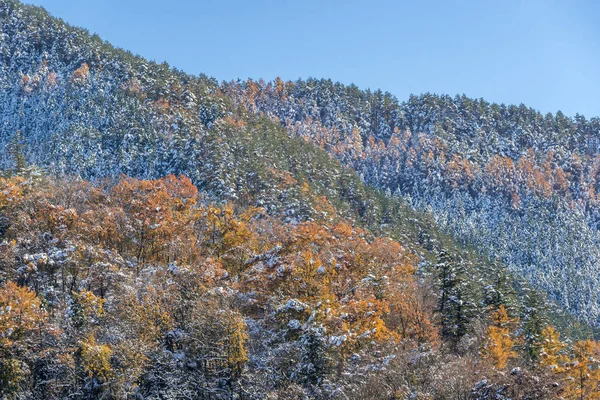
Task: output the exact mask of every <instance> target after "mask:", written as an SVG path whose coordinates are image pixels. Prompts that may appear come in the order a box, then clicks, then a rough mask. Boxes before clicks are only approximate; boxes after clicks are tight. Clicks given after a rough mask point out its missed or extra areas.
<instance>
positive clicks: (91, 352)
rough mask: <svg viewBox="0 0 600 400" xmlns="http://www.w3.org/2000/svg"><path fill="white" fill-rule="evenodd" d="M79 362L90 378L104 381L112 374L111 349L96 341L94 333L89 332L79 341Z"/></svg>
mask: <svg viewBox="0 0 600 400" xmlns="http://www.w3.org/2000/svg"><path fill="white" fill-rule="evenodd" d="M79 351H80V357H81V364H82V366H83V369H84V371H85V372H86V373H87V374H88V376H89V377H90V378H95V379H98V380H100V381H103V382H106V381H107V380H108V379H109V378H110V376H111V375H112V368H111V365H110V357H111V356H112V350H111V348H110V347H109V346H107V345H105V344H99V343H97V342H96V337H95V336H94V334H90V335H89V336H88V337H87V338H86V339H85V340H83V341H81V342H80V343H79Z"/></svg>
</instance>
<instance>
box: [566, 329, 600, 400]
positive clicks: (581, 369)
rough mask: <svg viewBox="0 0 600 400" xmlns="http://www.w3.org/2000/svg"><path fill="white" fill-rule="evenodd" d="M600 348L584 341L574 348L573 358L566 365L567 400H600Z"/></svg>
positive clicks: (595, 344) (595, 343)
mask: <svg viewBox="0 0 600 400" xmlns="http://www.w3.org/2000/svg"><path fill="white" fill-rule="evenodd" d="M599 356H600V346H599V345H598V343H597V342H594V341H592V340H582V341H579V342H577V343H575V346H574V347H573V358H572V359H571V361H570V362H568V363H566V364H565V373H566V375H567V386H566V388H565V390H564V392H563V398H564V399H566V400H597V399H600V370H599V367H600V361H599Z"/></svg>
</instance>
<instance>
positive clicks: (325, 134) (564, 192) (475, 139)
mask: <svg viewBox="0 0 600 400" xmlns="http://www.w3.org/2000/svg"><path fill="white" fill-rule="evenodd" d="M224 91H225V92H226V93H227V94H228V95H229V97H230V98H232V99H234V101H235V103H236V104H239V105H241V106H243V107H244V108H246V109H247V110H249V111H251V112H254V113H259V114H264V115H267V116H269V117H270V118H274V119H277V120H279V121H281V124H282V125H283V126H285V127H286V128H287V129H288V131H289V132H290V133H291V134H293V135H297V136H300V137H303V138H305V139H306V140H308V141H310V142H312V143H315V144H317V145H318V146H320V147H321V148H323V149H325V150H327V151H328V152H329V153H330V154H332V155H333V156H335V157H336V158H338V159H339V160H341V161H342V162H343V163H344V164H345V165H347V166H351V167H352V168H353V169H355V170H356V171H357V172H358V173H359V174H360V176H361V177H362V179H363V180H364V181H365V182H366V183H367V184H369V185H371V186H373V187H377V188H380V189H381V190H384V191H386V192H387V193H388V194H393V195H397V196H400V197H403V198H406V199H409V201H410V202H411V204H412V205H413V207H415V208H416V209H420V210H430V211H432V215H433V216H434V218H435V219H436V221H437V223H438V224H439V225H440V226H441V227H443V229H444V230H445V231H446V232H448V233H450V234H452V235H453V236H454V237H456V238H457V239H459V240H460V241H461V242H463V243H465V244H468V245H469V246H473V247H475V248H477V249H480V251H482V252H483V253H485V254H487V255H488V256H489V257H492V258H498V259H499V260H501V261H502V262H504V263H505V264H506V265H508V266H509V267H510V268H511V270H512V271H515V272H518V273H519V274H522V275H524V276H525V277H526V278H527V279H528V280H529V282H531V283H532V284H533V285H535V286H537V287H538V288H540V289H542V290H544V291H546V292H547V293H548V294H549V295H550V298H552V299H553V300H556V301H557V302H558V303H559V304H561V306H563V307H564V308H565V309H567V310H569V311H570V312H573V313H574V314H576V315H578V316H579V317H581V318H583V319H585V320H587V321H589V322H590V323H592V324H594V325H597V324H598V318H599V317H600V308H599V304H600V298H599V297H598V290H597V284H598V277H599V276H600V270H599V267H598V266H599V265H600V262H599V261H600V247H599V246H598V243H600V235H599V232H598V228H599V225H598V223H599V215H600V208H599V204H600V203H599V197H598V194H597V191H598V189H599V185H600V181H599V180H598V172H599V171H600V157H599V156H598V146H599V143H600V119H598V118H593V119H591V120H586V119H585V118H584V117H582V116H579V115H578V116H576V117H575V118H567V117H565V116H564V115H562V114H561V113H558V114H556V115H552V114H548V115H546V116H542V115H541V114H540V113H538V112H536V111H535V110H532V109H528V108H526V107H525V106H522V105H521V106H519V107H517V106H505V105H498V104H490V103H488V102H486V101H484V100H472V99H469V98H466V97H464V96H463V97H458V96H457V97H456V98H451V97H448V96H435V95H429V94H427V95H423V96H414V97H411V99H410V100H409V101H407V102H404V103H399V102H398V101H397V100H396V99H395V98H393V97H392V96H391V95H390V94H387V93H386V94H384V93H382V92H379V91H377V92H369V91H360V90H358V88H356V87H354V86H348V87H347V86H344V85H340V84H334V83H332V82H331V81H325V80H308V81H298V82H282V81H280V80H277V81H274V82H271V83H264V82H254V81H248V82H238V83H230V84H226V85H224Z"/></svg>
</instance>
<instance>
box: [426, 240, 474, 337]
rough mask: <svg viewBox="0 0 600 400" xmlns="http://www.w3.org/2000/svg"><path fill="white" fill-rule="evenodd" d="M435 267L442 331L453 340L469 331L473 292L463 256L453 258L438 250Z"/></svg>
mask: <svg viewBox="0 0 600 400" xmlns="http://www.w3.org/2000/svg"><path fill="white" fill-rule="evenodd" d="M435 270H436V275H437V280H438V285H439V300H438V312H439V313H440V317H441V324H442V335H443V336H444V337H446V338H448V339H450V340H452V341H453V342H454V343H455V344H456V342H457V341H458V340H459V339H460V338H461V337H462V336H464V335H465V334H466V333H467V332H468V330H469V325H470V323H471V320H472V319H473V317H474V316H475V314H476V310H477V300H476V295H475V293H474V290H473V285H472V284H471V282H470V281H469V278H468V271H467V268H466V263H465V262H462V260H461V261H459V262H456V261H455V260H453V259H452V257H451V256H450V254H449V253H448V252H447V251H446V250H442V251H441V252H440V254H439V256H438V262H437V264H436V265H435Z"/></svg>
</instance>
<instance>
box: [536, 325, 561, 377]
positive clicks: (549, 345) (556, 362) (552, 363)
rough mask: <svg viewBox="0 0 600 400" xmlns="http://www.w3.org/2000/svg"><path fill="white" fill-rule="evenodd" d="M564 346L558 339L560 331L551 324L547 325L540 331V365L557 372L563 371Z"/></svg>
mask: <svg viewBox="0 0 600 400" xmlns="http://www.w3.org/2000/svg"><path fill="white" fill-rule="evenodd" d="M565 348H566V345H565V344H564V343H563V342H561V340H560V333H559V332H558V331H557V330H556V329H554V327H553V326H547V327H546V329H544V330H543V331H542V344H541V347H540V365H541V366H542V367H546V368H550V369H551V370H552V371H554V372H557V373H558V372H562V371H564V363H565V362H566V361H567V357H566V356H565V355H564V354H562V352H563V351H564V350H565Z"/></svg>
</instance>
